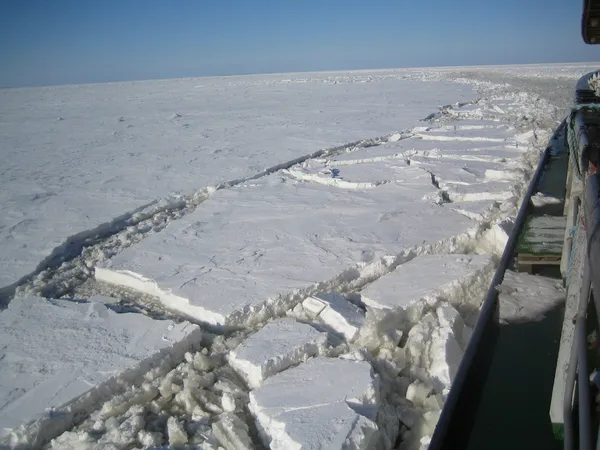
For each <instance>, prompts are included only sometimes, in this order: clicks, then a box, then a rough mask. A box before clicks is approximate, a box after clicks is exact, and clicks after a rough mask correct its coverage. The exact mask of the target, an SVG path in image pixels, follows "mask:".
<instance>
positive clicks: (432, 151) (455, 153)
mask: <svg viewBox="0 0 600 450" xmlns="http://www.w3.org/2000/svg"><path fill="white" fill-rule="evenodd" d="M492 151H495V152H501V151H504V153H501V154H502V155H504V156H503V157H513V156H520V155H521V154H522V153H521V152H520V151H517V150H516V149H515V148H514V146H512V145H507V144H506V143H504V142H475V141H464V142H460V141H433V140H426V139H421V138H419V137H414V136H413V137H410V138H407V139H400V140H398V141H395V142H387V143H385V144H382V145H379V146H377V147H368V148H360V149H358V150H355V151H352V152H347V153H342V154H340V155H337V156H335V157H332V158H329V160H330V161H331V164H332V165H333V164H337V165H343V164H356V163H361V162H372V161H381V160H387V159H394V158H396V159H398V158H400V159H402V158H404V159H406V158H410V157H412V156H430V157H437V158H442V157H445V156H448V155H451V156H452V157H454V158H459V157H460V155H462V154H465V155H466V156H469V155H474V156H477V155H483V156H482V158H483V157H485V155H486V154H487V153H490V152H492Z"/></svg>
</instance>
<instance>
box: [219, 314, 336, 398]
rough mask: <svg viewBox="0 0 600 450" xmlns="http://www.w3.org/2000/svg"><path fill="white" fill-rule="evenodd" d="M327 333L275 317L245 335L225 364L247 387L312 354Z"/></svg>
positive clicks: (253, 386) (259, 382) (254, 385)
mask: <svg viewBox="0 0 600 450" xmlns="http://www.w3.org/2000/svg"><path fill="white" fill-rule="evenodd" d="M326 342H327V335H326V334H324V333H320V332H318V331H317V330H315V329H314V328H313V327H311V326H310V325H306V324H303V323H299V322H296V321H295V320H294V319H276V320H274V321H272V322H269V323H268V324H267V325H265V326H264V327H263V328H261V329H260V330H259V331H257V332H256V333H254V334H253V335H251V336H250V337H248V338H247V339H246V340H245V341H244V342H242V343H241V344H240V345H239V346H238V347H237V348H236V349H235V350H233V351H232V352H231V353H230V355H229V364H230V365H231V367H233V368H234V369H235V370H236V371H237V372H238V373H239V374H240V376H241V377H242V378H244V380H246V382H247V383H248V386H249V387H250V388H251V389H256V388H258V387H260V386H261V385H262V383H263V382H264V380H265V379H267V378H268V377H270V376H272V375H274V374H276V373H278V372H281V371H282V370H285V369H287V368H288V367H291V366H293V365H296V364H298V363H300V362H302V361H305V360H307V359H308V358H309V357H311V356H314V355H316V354H317V353H318V352H319V349H322V348H323V347H324V346H325V344H326Z"/></svg>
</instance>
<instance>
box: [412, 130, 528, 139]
mask: <svg viewBox="0 0 600 450" xmlns="http://www.w3.org/2000/svg"><path fill="white" fill-rule="evenodd" d="M515 134H516V133H515V130H514V128H499V127H498V128H496V127H495V128H491V127H489V128H483V129H482V128H475V129H473V128H459V129H456V130H443V129H442V130H439V129H438V130H436V129H431V130H428V131H427V132H421V133H416V135H417V136H419V137H420V138H422V139H425V140H431V141H479V142H510V141H512V140H513V139H514V136H515Z"/></svg>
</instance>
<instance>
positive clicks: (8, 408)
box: [0, 297, 201, 447]
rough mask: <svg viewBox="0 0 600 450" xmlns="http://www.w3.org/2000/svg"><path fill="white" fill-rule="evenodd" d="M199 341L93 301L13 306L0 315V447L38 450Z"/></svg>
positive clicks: (178, 327) (189, 331)
mask: <svg viewBox="0 0 600 450" xmlns="http://www.w3.org/2000/svg"><path fill="white" fill-rule="evenodd" d="M200 339H201V331H200V328H199V327H198V326H197V325H193V324H190V323H189V322H182V323H179V324H177V323H174V322H172V321H170V320H153V319H150V318H149V317H147V316H144V315H142V314H132V313H127V314H117V313H115V312H114V311H112V310H110V309H108V308H107V307H106V306H104V305H103V304H102V303H99V302H95V301H92V302H85V303H78V302H75V301H69V300H46V299H43V298H36V297H28V298H16V299H14V300H13V301H12V302H11V303H10V304H9V306H8V308H7V309H6V310H4V311H2V313H0V342H2V346H3V348H2V349H1V350H0V360H2V364H0V405H2V406H1V407H0V444H7V443H8V445H10V444H15V443H19V442H20V443H25V444H27V445H32V446H34V447H35V446H36V445H39V443H40V442H41V441H43V440H46V439H48V438H51V437H54V436H55V435H57V434H59V433H60V432H62V431H64V429H66V428H68V427H70V426H72V425H73V421H74V420H76V418H78V417H81V415H82V414H86V413H87V412H89V411H91V410H92V409H94V408H97V407H98V406H99V404H100V403H101V402H102V401H106V400H107V399H108V397H110V396H111V394H115V393H117V392H118V391H119V390H120V389H122V388H123V386H125V385H127V384H130V383H133V382H136V380H137V379H138V377H141V376H142V375H143V374H144V373H145V372H146V371H148V370H149V369H150V368H151V367H153V366H155V365H157V364H158V363H160V362H161V361H162V360H163V359H164V358H165V357H167V356H169V355H172V356H173V358H175V359H178V358H183V354H184V353H185V352H186V351H187V350H189V349H190V348H191V347H192V346H193V345H197V344H199V342H200ZM20 425H23V426H22V427H20V428H17V427H19V426H20ZM11 429H15V430H14V431H13V433H12V434H11V432H10V430H11ZM0 446H1V445H0Z"/></svg>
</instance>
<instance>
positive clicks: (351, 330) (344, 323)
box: [302, 292, 365, 342]
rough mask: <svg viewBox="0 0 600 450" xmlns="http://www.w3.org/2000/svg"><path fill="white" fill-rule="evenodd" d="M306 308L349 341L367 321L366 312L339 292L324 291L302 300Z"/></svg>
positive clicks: (314, 316)
mask: <svg viewBox="0 0 600 450" xmlns="http://www.w3.org/2000/svg"><path fill="white" fill-rule="evenodd" d="M302 306H303V307H304V309H305V310H306V311H307V312H308V313H309V314H312V315H313V318H318V319H319V320H320V321H322V322H323V323H324V324H326V325H328V326H330V327H331V328H332V329H333V330H334V331H336V332H337V333H339V334H341V335H342V336H344V337H345V338H346V340H347V341H348V342H351V341H352V340H354V338H355V337H356V334H357V333H358V330H359V329H360V327H362V326H363V324H364V322H365V314H364V312H363V311H362V310H361V309H360V308H359V307H357V306H356V305H354V304H352V303H350V302H349V301H348V300H346V299H345V298H344V297H343V296H342V295H340V294H338V293H337V292H326V293H325V292H323V293H319V294H316V295H314V296H312V297H308V298H307V299H306V300H304V301H303V302H302Z"/></svg>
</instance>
